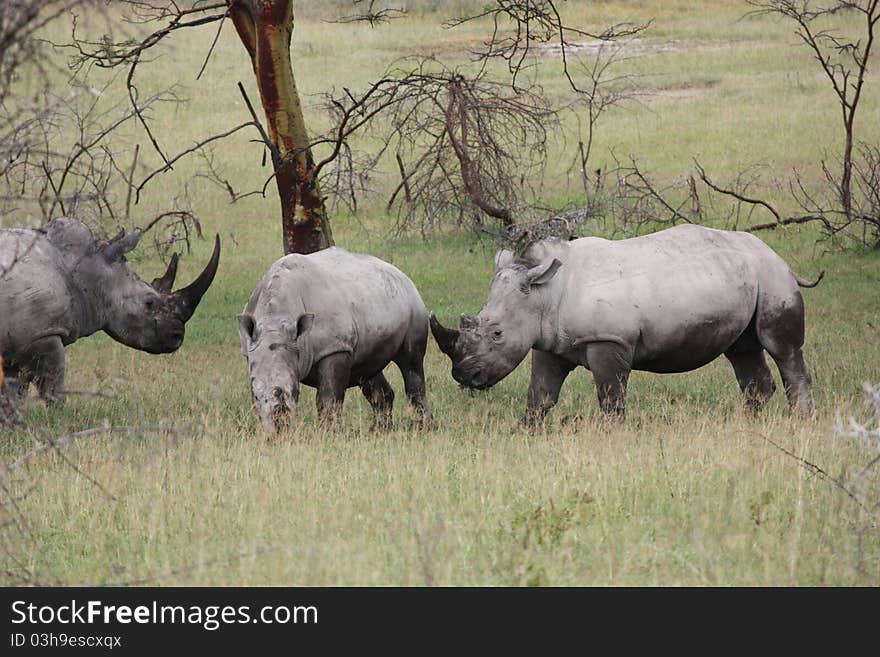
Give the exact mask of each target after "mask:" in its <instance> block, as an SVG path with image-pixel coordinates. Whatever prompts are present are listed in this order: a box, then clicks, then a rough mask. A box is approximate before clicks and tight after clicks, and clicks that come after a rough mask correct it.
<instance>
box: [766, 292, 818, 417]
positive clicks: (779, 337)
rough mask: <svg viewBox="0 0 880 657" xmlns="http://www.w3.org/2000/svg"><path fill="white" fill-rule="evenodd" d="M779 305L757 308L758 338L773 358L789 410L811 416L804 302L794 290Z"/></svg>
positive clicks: (803, 415)
mask: <svg viewBox="0 0 880 657" xmlns="http://www.w3.org/2000/svg"><path fill="white" fill-rule="evenodd" d="M781 306H782V307H781V309H776V308H760V307H759V309H758V322H757V335H758V340H760V342H761V345H762V346H763V347H764V348H765V349H766V350H767V353H769V354H770V356H771V357H772V358H773V360H774V361H776V366H777V367H778V368H779V374H780V375H781V376H782V383H783V385H784V386H785V394H786V395H787V396H788V405H789V408H790V409H791V412H792V413H793V414H797V415H800V416H802V417H810V416H812V414H813V403H812V401H811V400H810V386H811V385H812V379H811V378H810V374H809V372H807V365H806V363H804V355H803V352H802V351H801V347H802V346H803V344H804V301H803V298H802V297H801V294H800V292H799V291H797V290H795V291H794V293H793V295H792V297H791V299H790V300H789V303H786V304H781Z"/></svg>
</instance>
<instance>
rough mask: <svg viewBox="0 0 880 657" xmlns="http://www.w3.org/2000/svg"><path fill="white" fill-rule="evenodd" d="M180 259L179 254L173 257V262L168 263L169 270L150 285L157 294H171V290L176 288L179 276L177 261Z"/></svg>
mask: <svg viewBox="0 0 880 657" xmlns="http://www.w3.org/2000/svg"><path fill="white" fill-rule="evenodd" d="M179 259H180V254H179V253H175V254H174V255H172V256H171V262H169V263H168V269H167V270H165V273H164V274H163V275H162V276H160V277H159V278H154V279H153V282H152V283H150V285H152V286H153V289H155V290H156V292H161V293H163V294H168V293H169V292H171V288H173V287H174V278H175V277H176V276H177V261H178V260H179Z"/></svg>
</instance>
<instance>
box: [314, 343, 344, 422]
mask: <svg viewBox="0 0 880 657" xmlns="http://www.w3.org/2000/svg"><path fill="white" fill-rule="evenodd" d="M314 370H315V372H316V373H317V376H316V378H317V379H318V386H317V387H318V394H317V395H316V396H315V405H316V406H317V408H318V417H319V418H320V419H321V421H322V422H333V421H336V420H338V419H339V418H340V417H341V414H342V402H343V401H344V400H345V390H346V389H347V388H348V382H349V379H350V378H351V354H347V353H336V354H330V355H329V356H325V357H324V358H322V359H321V360H319V361H318V362H317V363H316V364H315V366H314Z"/></svg>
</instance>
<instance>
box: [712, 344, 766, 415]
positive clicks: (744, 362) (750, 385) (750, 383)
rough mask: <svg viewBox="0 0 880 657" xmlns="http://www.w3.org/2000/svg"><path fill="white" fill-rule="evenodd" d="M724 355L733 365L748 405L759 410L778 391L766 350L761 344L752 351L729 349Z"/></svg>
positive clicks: (754, 410)
mask: <svg viewBox="0 0 880 657" xmlns="http://www.w3.org/2000/svg"><path fill="white" fill-rule="evenodd" d="M724 355H725V356H727V360H729V361H730V364H731V365H733V371H734V373H735V374H736V380H737V381H738V382H739V387H740V390H742V392H743V395H745V398H746V405H747V406H748V407H749V408H750V409H751V410H752V411H753V412H755V413H757V412H759V411H760V410H761V409H762V408H764V405H765V404H766V403H767V401H768V400H769V399H770V397H772V396H773V393H774V392H775V391H776V384H775V383H774V382H773V375H772V374H771V373H770V368H769V367H767V360H766V359H765V358H764V350H763V349H761V348H760V345H759V346H758V349H757V350H751V351H737V350H735V349H729V350H728V351H726V352H725V353H724Z"/></svg>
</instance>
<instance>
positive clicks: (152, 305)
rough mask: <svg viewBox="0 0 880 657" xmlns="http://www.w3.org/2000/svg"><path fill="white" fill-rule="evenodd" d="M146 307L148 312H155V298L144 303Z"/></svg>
mask: <svg viewBox="0 0 880 657" xmlns="http://www.w3.org/2000/svg"><path fill="white" fill-rule="evenodd" d="M144 307H145V308H146V309H147V310H155V309H156V300H155V299H153V298H150V299H147V300H146V301H144Z"/></svg>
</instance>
